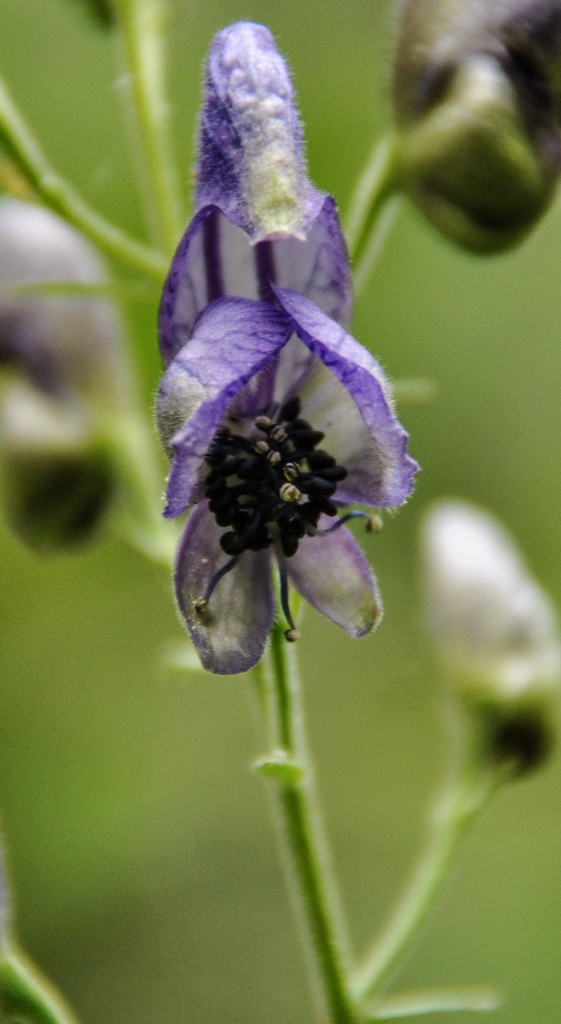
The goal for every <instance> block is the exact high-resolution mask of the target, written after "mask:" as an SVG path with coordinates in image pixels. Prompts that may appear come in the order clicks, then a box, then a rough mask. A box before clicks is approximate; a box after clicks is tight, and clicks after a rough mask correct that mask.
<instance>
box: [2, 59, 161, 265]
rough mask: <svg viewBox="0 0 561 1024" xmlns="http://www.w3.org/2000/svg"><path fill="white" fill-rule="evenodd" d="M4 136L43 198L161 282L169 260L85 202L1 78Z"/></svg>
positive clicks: (102, 245) (111, 250)
mask: <svg viewBox="0 0 561 1024" xmlns="http://www.w3.org/2000/svg"><path fill="white" fill-rule="evenodd" d="M0 139H2V141H3V142H4V143H5V144H6V145H7V146H8V148H9V150H10V153H11V155H12V156H13V158H14V159H15V160H16V162H17V164H18V166H19V167H20V169H21V170H22V172H23V173H24V175H25V176H26V177H27V178H28V179H29V181H30V183H31V184H32V185H33V187H34V189H35V190H36V192H37V193H38V194H39V196H40V198H41V199H42V200H43V202H44V203H46V205H47V206H50V207H51V209H53V210H55V211H56V213H58V214H60V215H61V216H62V217H64V218H65V219H66V220H68V221H70V223H71V224H73V225H74V226H75V227H77V228H78V229H79V230H80V231H82V232H83V233H84V234H85V235H87V236H88V238H90V239H91V240H92V241H93V242H95V244H96V245H99V247H100V248H101V249H104V250H105V252H107V253H109V254H110V255H111V256H115V257H116V258H117V259H119V260H121V261H122V262H123V263H126V264H128V265H129V266H130V267H133V268H134V269H135V270H137V271H140V272H141V273H143V274H146V275H147V276H148V277H153V278H155V279H156V280H157V281H158V282H159V283H161V282H162V281H163V280H164V278H165V276H166V273H167V269H168V260H167V259H166V257H165V256H164V255H163V254H161V253H159V252H156V251H155V250H153V249H150V248H148V246H145V245H142V244H141V243H140V242H137V241H136V240H135V239H133V238H131V237H130V236H129V235H127V233H126V232H125V231H122V230H121V229H120V228H118V227H115V225H114V224H112V223H111V222H110V221H107V220H105V218H104V217H101V216H100V214H98V213H97V212H96V211H95V210H93V209H92V208H91V207H90V206H88V204H87V203H85V202H84V200H83V199H82V197H81V196H80V195H79V193H78V192H77V191H76V189H74V187H73V186H72V185H71V184H70V183H69V182H67V181H66V180H65V179H64V178H62V177H61V176H60V175H59V174H57V172H56V171H55V170H54V168H53V167H52V166H51V164H50V163H49V161H48V159H47V157H46V155H45V153H44V152H43V150H42V148H41V146H40V145H39V142H38V141H37V139H36V138H35V136H34V135H33V132H32V131H31V129H30V128H29V127H28V125H27V123H26V121H25V119H24V117H23V115H22V114H21V112H20V111H19V109H18V108H17V106H16V104H15V103H14V101H13V99H12V97H11V96H10V93H9V91H8V89H7V87H6V84H5V82H4V81H3V79H2V78H0Z"/></svg>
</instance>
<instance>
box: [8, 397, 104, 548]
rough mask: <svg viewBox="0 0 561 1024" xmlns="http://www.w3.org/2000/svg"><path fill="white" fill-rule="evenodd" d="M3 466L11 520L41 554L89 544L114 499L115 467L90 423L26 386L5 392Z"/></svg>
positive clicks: (74, 409)
mask: <svg viewBox="0 0 561 1024" xmlns="http://www.w3.org/2000/svg"><path fill="white" fill-rule="evenodd" d="M0 465H1V468H2V491H3V497H4V503H5V507H6V514H7V517H8V521H9V523H10V525H11V527H12V529H13V531H14V533H16V534H17V535H18V536H19V537H20V539H21V540H23V541H24V542H25V543H26V544H27V545H28V546H29V547H30V548H31V549H32V550H34V551H35V552H36V553H38V554H50V553H53V552H55V551H57V550H59V549H60V548H66V547H72V546H74V545H76V544H79V543H81V542H83V541H85V540H87V539H88V538H89V537H90V536H91V534H92V533H93V531H94V530H95V528H96V527H97V525H98V522H99V520H100V519H101V517H102V515H103V513H104V512H105V511H106V509H107V507H108V505H109V503H110V500H111V497H112V495H113V490H114V479H113V475H114V471H113V467H112V464H111V460H110V458H109V455H108V453H107V451H106V448H105V445H104V443H103V439H102V438H101V437H100V436H99V435H97V434H96V430H95V421H94V420H93V419H92V417H88V416H87V414H86V413H85V411H84V410H83V409H81V408H80V407H79V406H77V405H70V404H66V403H61V402H58V401H56V400H54V399H52V398H49V397H47V396H46V395H42V394H41V393H40V392H38V391H37V390H36V389H35V388H33V387H31V386H30V385H29V384H26V383H23V382H18V383H16V384H12V385H11V386H10V387H9V388H7V389H6V391H5V393H4V399H3V402H2V405H1V406H0Z"/></svg>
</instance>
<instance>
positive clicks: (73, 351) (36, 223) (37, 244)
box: [0, 199, 129, 408]
mask: <svg viewBox="0 0 561 1024" xmlns="http://www.w3.org/2000/svg"><path fill="white" fill-rule="evenodd" d="M106 280H107V278H106V275H105V272H104V270H103V267H102V265H101V262H100V260H99V259H98V256H97V254H96V253H95V251H94V250H93V248H92V246H91V245H90V244H89V242H88V241H87V240H86V239H85V238H83V236H82V235H80V234H79V233H78V232H77V231H75V230H74V228H72V227H70V226H69V225H68V224H66V223H65V222H64V221H63V220H61V219H60V218H59V217H57V216H56V214H54V213H52V212H51V211H50V210H47V209H45V208H44V207H41V206H37V205H35V204H33V203H27V202H21V201H19V200H16V199H4V200H2V201H0V366H1V364H2V363H10V364H12V365H13V366H15V368H16V369H17V370H19V371H20V372H22V373H23V374H25V376H26V377H27V378H28V380H30V381H31V382H32V383H33V384H34V385H35V386H36V387H37V388H39V389H40V390H41V391H43V392H45V393H46V394H49V395H52V396H54V397H59V398H64V399H67V398H69V397H70V396H73V397H77V396H79V397H80V398H81V399H82V400H84V401H87V402H88V403H92V404H93V405H96V406H100V407H103V408H108V407H115V406H120V405H122V404H124V403H125V402H126V401H127V398H128V388H129V383H128V379H127V369H126V365H125V358H124V346H123V332H122V327H121V324H120V322H119V318H118V316H117V312H116V310H115V307H114V305H113V304H112V303H111V302H109V301H108V300H107V299H104V298H100V297H98V296H87V295H86V296H84V295H78V294H76V295H70V294H65V295H54V294H53V295H46V294H40V295H39V294H37V295H25V294H23V293H22V292H21V290H20V291H18V287H19V288H21V286H25V285H33V283H42V284H43V283H45V284H47V285H48V284H53V285H56V283H57V282H65V283H71V284H72V283H74V284H76V286H77V287H78V286H79V285H80V284H84V285H97V284H103V283H104V282H105V281H106Z"/></svg>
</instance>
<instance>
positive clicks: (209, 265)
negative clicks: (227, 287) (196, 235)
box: [203, 210, 224, 303]
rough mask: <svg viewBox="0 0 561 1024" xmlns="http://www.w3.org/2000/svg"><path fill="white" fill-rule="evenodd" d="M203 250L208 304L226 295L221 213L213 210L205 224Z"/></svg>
mask: <svg viewBox="0 0 561 1024" xmlns="http://www.w3.org/2000/svg"><path fill="white" fill-rule="evenodd" d="M203 249H204V257H205V273H206V290H207V302H209V303H210V302H214V300H215V299H221V298H222V296H223V295H224V280H223V275H222V257H221V254H220V213H219V211H218V210H213V211H212V213H211V214H210V216H209V217H207V218H206V220H205V222H204V224H203Z"/></svg>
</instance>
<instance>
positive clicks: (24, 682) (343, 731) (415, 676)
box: [0, 0, 561, 1024]
mask: <svg viewBox="0 0 561 1024" xmlns="http://www.w3.org/2000/svg"><path fill="white" fill-rule="evenodd" d="M180 4H181V10H180V15H179V17H178V20H177V22H176V23H175V25H174V27H173V29H172V32H171V79H172V83H171V84H172V97H173V102H174V107H175V120H176V125H177V132H178V140H179V149H180V156H181V161H182V166H183V167H184V169H185V180H186V182H187V183H188V180H189V176H190V174H189V168H190V167H191V164H192V160H193V151H192V144H193V137H194V127H195V117H196V109H197V104H198V94H199V84H200V77H201V62H202V59H203V55H204V53H205V50H206V48H207V46H208V43H209V41H210V39H211V36H212V34H213V33H214V32H215V31H216V30H217V29H219V28H220V27H222V26H223V25H225V24H227V23H228V22H230V21H232V20H235V19H238V18H251V19H254V20H259V21H264V22H266V23H267V24H268V25H269V26H270V27H271V28H272V30H273V32H274V33H275V34H276V36H277V38H278V41H279V45H280V47H281V49H282V50H283V52H284V53H285V54H286V55H287V57H288V59H289V62H290V65H291V67H292V70H293V72H294V77H295V82H296V86H297V89H298V91H299V96H300V105H301V110H302V114H303V117H304V120H305V123H306V127H307V137H308V152H309V162H310V169H311V174H312V177H313V179H314V180H315V181H316V183H317V184H318V185H319V186H320V187H322V188H324V189H327V190H329V191H332V192H333V193H334V195H335V196H336V197H337V199H338V201H339V203H340V205H341V208H342V210H343V211H344V210H345V208H346V206H347V205H348V201H349V196H350V192H351V189H352V183H353V180H354V178H355V176H356V175H357V173H358V171H359V169H360V167H361V165H362V162H363V161H364V159H365V158H366V155H367V152H368V151H369V149H370V146H371V144H372V140H373V138H374V137H375V135H376V133H378V132H379V131H380V130H381V128H382V127H383V125H384V123H385V122H386V120H387V109H388V101H387V93H388V55H389V52H390V39H391V12H390V11H389V8H388V5H387V4H386V3H385V2H377V0H348V2H347V3H345V4H343V3H341V0H306V2H305V3H302V2H299V3H296V2H294V0H283V2H281V0H240V2H235V0H207V2H205V3H198V2H197V0H180ZM114 57H115V54H114V52H113V44H112V42H111V40H110V37H108V36H107V35H106V34H105V33H103V32H101V31H99V30H97V29H96V27H95V26H94V24H93V23H92V22H91V21H90V19H89V18H88V16H87V14H86V13H85V9H84V8H83V7H82V5H81V4H80V3H79V2H74V0H3V2H2V5H1V7H0V66H1V68H2V71H3V73H5V74H6V76H7V78H8V81H9V82H10V83H11V86H12V88H13V90H14V93H15V95H16V97H17V98H18V99H19V102H20V103H21V105H22V107H23V109H24V111H25V112H26V114H27V115H28V117H29V119H30V121H31V122H32V123H33V125H34V126H35V128H36V131H37V133H38V135H39V137H40V138H41V140H42V141H43V142H44V144H45V145H46V148H47V150H48V151H49V153H50V154H51V155H52V158H53V160H54V162H55V164H56V165H57V166H58V167H59V168H60V169H61V171H62V172H63V173H65V174H67V175H68V176H69V177H70V178H71V179H72V180H74V181H75V182H76V183H77V184H78V185H79V187H80V188H81V190H82V191H83V193H84V194H85V195H86V196H87V198H88V199H89V200H90V201H91V202H92V203H94V204H96V205H97V206H98V207H99V208H100V209H101V210H103V211H104V212H105V213H106V214H107V215H108V216H111V217H114V218H115V219H117V220H119V221H120V222H121V223H124V224H125V225H126V226H127V227H128V228H129V229H131V230H134V231H136V232H138V233H140V232H141V231H142V225H141V224H140V222H139V214H138V203H137V198H136V193H135V187H134V181H133V177H132V174H131V171H130V167H129V164H128V158H127V150H126V139H125V133H124V132H123V128H122V121H121V116H120V107H119V95H118V86H117V84H116V83H115V72H114V67H115V64H114ZM560 282H561V208H560V206H559V205H557V207H555V208H554V209H553V211H552V212H550V213H549V215H548V217H547V219H546V220H545V222H544V223H543V224H542V225H541V227H540V228H539V229H538V231H537V232H536V233H535V234H534V236H533V237H532V238H531V239H530V241H529V242H528V243H527V244H526V245H525V246H524V247H523V248H522V249H521V250H520V251H519V252H517V253H516V254H514V255H509V256H506V257H501V258H498V259H494V260H485V261H479V260H476V259H473V258H471V257H468V256H465V255H462V254H460V253H458V252H456V251H454V250H453V249H451V248H450V247H449V246H448V245H447V244H445V243H444V242H443V241H441V240H440V239H439V238H438V237H437V236H436V235H435V234H434V233H433V231H432V230H431V229H429V228H428V227H427V226H426V225H425V223H424V222H423V221H422V220H421V218H420V216H419V215H418V214H417V213H415V211H413V210H412V209H410V208H408V209H407V210H406V211H405V212H404V213H402V215H401V216H400V219H399V222H398V225H397V227H396V229H395V230H394V232H393V234H392V236H391V239H390V241H389V244H388V246H387V249H386V251H385V253H384V256H383V259H382V261H381V263H380V266H379V268H378V270H377V273H376V275H375V277H374V279H373V280H372V281H371V283H370V286H369V288H368V289H367V291H366V294H365V295H364V296H363V297H362V298H361V300H360V302H359V303H358V308H357V312H356V316H355V322H354V332H355V334H356V336H357V337H358V338H360V339H361V340H362V341H363V342H364V343H365V344H367V345H368V346H369V347H370V348H371V349H372V351H373V352H374V353H375V354H376V355H377V356H378V357H379V358H380V359H381V361H382V363H383V364H384V365H385V367H386V368H387V370H388V372H389V373H390V374H391V375H392V376H393V377H401V376H414V375H422V376H429V377H431V378H433V379H434V380H435V381H436V382H437V384H438V397H437V399H436V400H435V401H434V402H433V403H432V404H430V405H428V406H424V407H415V408H414V407H403V409H402V410H401V413H402V418H403V420H404V422H405V423H406V425H407V427H408V428H409V430H410V431H411V449H412V451H413V454H414V455H415V456H416V457H417V458H418V459H419V461H420V462H421V464H422V467H423V471H422V473H421V475H420V477H419V483H418V487H417V491H416V493H415V496H414V498H413V500H412V501H411V502H410V504H409V505H408V507H407V508H405V509H403V510H402V511H401V512H400V513H399V515H397V516H396V517H395V518H394V519H393V520H388V521H387V523H386V526H385V528H384V530H383V532H382V534H381V535H380V536H378V537H375V538H369V539H368V540H367V542H366V543H367V548H368V553H369V556H370V558H371V561H372V563H373V564H374V565H375V567H376V569H377V572H378V574H379V579H380V584H381V588H382V593H383V596H384V600H385V605H386V617H385V621H384V623H383V624H382V627H381V628H380V631H379V633H378V634H376V635H375V636H374V637H370V638H369V639H367V640H363V641H361V642H360V643H354V642H352V641H350V640H348V639H347V638H346V637H345V636H344V635H342V633H341V632H340V631H338V630H337V629H336V627H334V626H331V625H330V624H328V623H327V622H325V621H321V620H320V618H319V617H318V616H317V615H316V614H315V613H311V612H310V613H308V615H307V618H306V622H305V629H304V637H303V639H302V641H301V643H300V645H299V651H300V653H301V656H302V662H303V668H304V676H305V684H306V701H307V708H308V713H309V724H310V731H311V735H312V741H313V748H314V750H315V755H316V761H317V767H318V773H319V775H320V779H321V789H322V796H323V801H324V807H325V812H326V817H327V821H328V826H329V831H330V834H331V837H332V841H333V847H334V853H335V858H336V863H337V867H338V869H339V873H340V876H341V882H342V888H343V892H344V896H345V898H346V903H347V906H348V911H349V917H350V921H351V926H352V931H353V935H354V937H355V939H356V942H357V946H358V945H359V944H361V943H363V942H364V941H365V940H366V939H367V937H368V935H369V933H370V932H371V929H372V928H373V926H374V925H375V924H376V923H377V922H379V921H380V920H381V918H382V917H383V915H384V914H385V912H386V911H387V910H388V908H389V907H390V905H391V902H392V900H393V898H394V897H395V895H396V893H397V892H398V891H399V888H400V886H401V884H402V881H403V877H404V874H405V872H406V871H407V868H408V865H409V864H410V862H411V860H412V857H413V856H414V852H415V850H416V849H417V847H418V844H419V842H420V838H421V835H422V828H423V825H422V822H423V814H424V811H425V808H426V804H427V800H428V797H429V794H430V792H431V790H432V789H433V787H434V786H435V784H436V781H437V779H438V776H439V773H440V771H441V769H442V754H443V743H442V738H441V731H440V727H439V707H438V693H439V679H438V675H437V673H436V671H435V669H434V665H433V663H432V661H431V656H430V652H429V650H428V648H427V646H426V644H425V641H424V638H423V633H422V629H421V625H420V619H419V611H418V605H417V579H416V558H417V555H416V536H417V530H418V524H419V520H420V517H421V515H422V513H423V510H424V509H425V508H426V506H427V504H428V502H430V500H431V499H433V498H434V497H436V496H439V495H443V494H458V495H463V496H465V497H468V498H471V499H473V500H474V501H477V502H479V503H482V504H484V505H486V506H487V507H488V508H490V509H491V510H493V511H495V512H496V513H498V514H499V515H500V516H502V517H503V518H504V519H505V521H506V522H507V524H508V525H509V526H510V528H511V529H512V530H513V532H514V533H515V535H516V536H517V537H518V539H519V540H520V542H521V544H522V545H523V547H524V548H525V550H526V552H527V555H528V559H529V562H530V564H531V566H532V567H533V569H534V570H535V572H536V574H537V576H538V578H539V579H540V580H541V581H542V582H543V583H544V584H545V585H546V586H547V587H548V588H549V590H550V592H551V593H552V595H553V596H554V598H555V599H556V600H557V601H559V600H560V599H561V522H560V520H561V515H560V512H561V481H560V479H559V469H558V465H559V449H560V448H561V403H560V402H559V393H560V391H561V345H560V337H559V335H560V330H559V318H560V314H561V294H560V287H559V286H560ZM129 320H130V325H131V333H132V332H134V337H135V339H136V340H135V345H136V347H137V354H138V359H139V362H140V364H141V366H142V374H143V384H144V390H145V396H146V405H147V408H148V406H149V405H150V403H151V400H152V399H151V396H152V393H153V390H154V387H155V384H156V381H157V377H158V370H159V366H158V357H157V352H156V342H155V326H154V324H155V301H154V302H149V301H148V300H146V301H143V302H138V301H137V302H135V303H134V304H133V305H131V308H130V310H129ZM0 560H1V563H0V564H1V570H0V571H1V581H2V582H1V586H0V681H1V698H0V701H1V704H0V808H1V814H2V818H3V822H4V827H5V832H6V835H7V840H8V845H9V853H10V866H11V874H12V879H13V882H14V887H15V890H16V893H17V917H18V923H19V931H20V934H21V938H22V941H23V943H24V945H25V946H26V948H27V949H28V950H29V952H30V953H31V954H32V955H33V957H35V958H36V960H37V961H38V963H39V964H40V965H41V966H42V967H43V969H44V970H45V971H46V972H47V973H48V974H49V975H50V976H51V977H52V978H53V979H54V980H55V981H56V983H57V984H59V985H60V986H61V988H62V989H63V991H64V992H65V993H66V995H67V997H68V998H69V999H70V1001H71V1002H72V1004H73V1005H74V1006H75V1008H76V1010H77V1012H78V1014H79V1015H80V1017H81V1019H82V1021H83V1022H84V1024H102V1022H103V1024H121V1022H123V1024H124V1022H127V1024H130V1022H132V1021H134V1022H135V1024H148V1022H150V1024H152V1022H153V1021H154V1020H156V1019H157V1020H158V1021H159V1022H162V1024H174V1022H180V1021H196V1022H197V1024H205V1022H208V1024H211V1022H212V1024H236V1022H240V1024H241V1022H244V1024H281V1022H283V1024H285V1022H288V1021H290V1022H292V1024H301V1022H302V1024H303V1022H305V1021H309V1019H310V1013H311V1011H310V1004H309V999H308V995H307V986H306V978H305V975H304V970H303V967H302V963H301V957H300V953H299V949H298V945H297V941H296V938H295V935H294V929H293V925H292V921H291V918H290V915H289V911H288V908H287V901H286V898H285V893H284V889H283V882H282V878H281V876H280V871H279V868H278V867H277V861H276V851H275V846H274V841H273V838H272V835H271V830H270V826H269V821H268V811H267V806H266V801H265V799H264V794H263V792H262V788H261V785H260V783H259V782H258V781H257V780H256V779H254V778H253V777H252V776H251V775H250V773H249V771H248V766H249V764H250V763H251V760H252V758H253V757H254V756H255V753H256V748H255V744H254V739H253V735H252V723H251V714H250V709H249V704H248V699H247V696H248V695H247V683H246V680H245V679H244V678H243V677H234V678H226V679H224V678H213V677H211V676H207V675H192V676H189V677H177V676H176V677H173V678H170V677H166V676H165V675H162V674H161V673H160V672H159V671H158V668H157V663H158V652H159V650H160V649H161V646H162V644H165V643H166V642H168V641H170V640H174V639H179V638H180V637H181V632H180V628H179V626H178V624H177V622H176V618H175V613H174V610H173V605H172V601H171V594H170V585H169V582H168V581H167V580H166V579H165V578H162V575H161V574H160V573H159V572H158V570H156V569H153V568H152V567H150V566H147V565H145V564H144V563H143V562H142V560H141V558H140V557H139V556H137V555H135V554H133V553H131V552H130V551H128V550H127V549H125V548H124V547H122V546H120V545H118V544H117V543H114V542H111V541H110V540H105V541H103V542H102V543H100V544H99V545H98V546H97V547H94V548H92V549H90V550H88V551H87V552H85V553H84V554H82V555H78V556H76V557H73V558H60V559H56V560H49V561H45V562H36V561H35V560H33V559H32V558H31V556H30V555H28V554H27V553H26V551H25V550H23V549H22V548H21V547H20V546H19V544H18V543H17V542H16V541H14V540H12V539H11V538H10V537H9V536H8V535H7V534H6V532H5V531H4V530H3V529H2V532H1V533H0ZM560 812H561V771H560V763H559V758H557V759H556V760H555V761H554V762H553V763H552V764H551V765H550V766H549V767H548V769H547V770H546V771H545V772H543V773H542V774H540V775H538V776H536V777H535V778H532V779H530V780H528V781H526V782H523V783H519V784H518V785H517V786H515V787H512V788H511V789H509V790H508V791H507V792H504V793H502V794H500V796H499V798H498V799H497V800H496V802H495V804H494V806H492V807H491V809H490V810H489V811H487V813H486V814H485V816H484V818H483V820H482V821H481V822H480V823H479V825H478V827H477V829H476V833H475V835H474V837H473V840H472V842H471V844H470V847H469V850H468V852H467V854H466V856H465V858H464V860H463V862H462V864H461V866H460V869H459V870H458V872H457V875H456V878H455V880H454V883H453V885H452V886H450V890H449V893H448V895H447V898H446V900H445V901H444V903H443V905H442V907H441V908H440V910H439V913H438V915H437V917H436V919H435V921H434V923H433V926H432V928H431V929H430V931H429V932H428V933H427V934H426V935H425V936H424V937H423V939H422V941H421V943H420V944H419V945H418V946H417V948H416V949H415V951H414V953H413V954H412V955H411V957H410V958H409V961H408V963H407V964H406V966H405V968H404V970H403V971H402V974H401V977H400V978H399V981H398V982H397V983H396V984H397V985H398V986H399V987H400V988H401V987H409V986H416V985H438V984H442V983H444V984H454V983H467V982H494V983H497V984H498V985H499V986H500V987H501V988H502V989H504V991H505V992H506V994H507V1001H506V1003H505V1006H504V1008H503V1009H501V1010H500V1011H498V1012H497V1013H496V1014H495V1015H494V1016H493V1017H492V1018H491V1019H493V1020H495V1021H497V1024H503V1022H506V1021H508V1022H510V1024H522V1022H524V1024H530V1022H532V1024H533V1022H534V1021H537V1022H549V1021H557V1020H559V1017H560V1014H561V962H560V959H561V941H560V940H561V886H560V880H561V858H560V854H561V813H560ZM453 1019H454V1020H456V1021H457V1022H458V1024H461V1021H462V1020H465V1019H467V1018H466V1015H462V1014H456V1015H453V1016H452V1015H442V1016H440V1017H439V1020H442V1021H443V1024H448V1021H449V1020H450V1021H451V1020H453Z"/></svg>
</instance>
